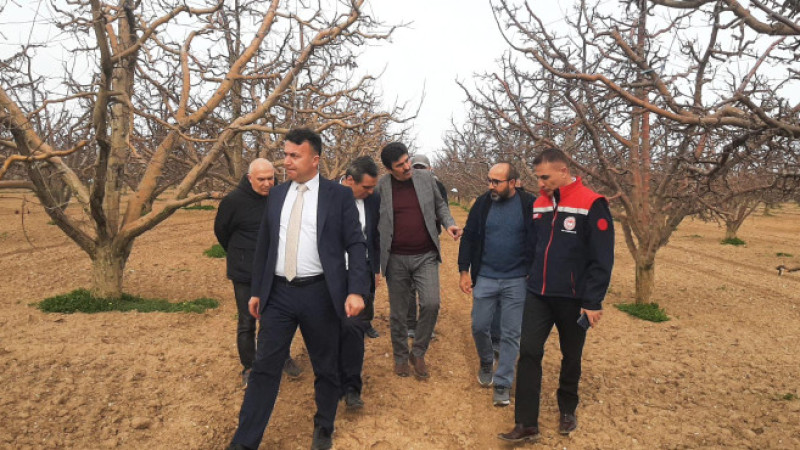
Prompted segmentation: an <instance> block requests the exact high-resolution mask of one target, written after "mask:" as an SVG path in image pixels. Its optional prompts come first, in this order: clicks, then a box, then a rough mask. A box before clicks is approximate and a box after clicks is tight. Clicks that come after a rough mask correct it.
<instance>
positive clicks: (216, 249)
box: [203, 244, 227, 258]
mask: <svg viewBox="0 0 800 450" xmlns="http://www.w3.org/2000/svg"><path fill="white" fill-rule="evenodd" d="M203 254H204V255H206V256H208V257H209V258H224V257H225V256H227V253H226V252H225V249H224V248H222V246H221V245H219V244H214V245H212V246H211V248H209V249H207V250H205V251H204V252H203Z"/></svg>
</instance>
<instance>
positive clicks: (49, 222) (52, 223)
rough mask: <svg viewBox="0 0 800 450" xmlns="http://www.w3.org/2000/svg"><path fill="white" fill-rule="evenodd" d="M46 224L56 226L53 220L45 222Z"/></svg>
mask: <svg viewBox="0 0 800 450" xmlns="http://www.w3.org/2000/svg"><path fill="white" fill-rule="evenodd" d="M47 224H48V225H55V224H56V221H55V220H50V221H48V222H47Z"/></svg>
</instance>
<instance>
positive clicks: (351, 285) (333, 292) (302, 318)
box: [230, 128, 370, 450]
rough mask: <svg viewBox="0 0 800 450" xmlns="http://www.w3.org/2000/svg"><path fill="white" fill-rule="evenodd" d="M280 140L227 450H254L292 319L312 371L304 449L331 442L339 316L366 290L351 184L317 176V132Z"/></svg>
mask: <svg viewBox="0 0 800 450" xmlns="http://www.w3.org/2000/svg"><path fill="white" fill-rule="evenodd" d="M285 140H286V141H285V144H284V152H285V158H284V168H285V169H286V173H287V175H288V177H289V179H290V180H291V182H289V183H283V184H281V185H279V186H277V187H275V188H273V189H272V192H271V193H270V197H269V203H268V205H267V208H266V210H265V211H264V218H263V220H262V222H261V229H260V230H259V233H258V242H257V244H256V254H255V257H254V262H253V281H252V295H253V297H252V298H251V299H250V302H249V306H250V313H251V314H252V315H253V316H255V317H256V318H257V319H259V320H260V321H261V328H260V331H259V334H258V351H257V352H256V359H255V362H254V364H253V370H252V372H251V373H250V381H249V383H248V386H247V390H246V391H245V395H244V401H243V402H242V409H241V411H240V413H239V427H238V428H237V430H236V433H235V434H234V436H233V440H232V443H231V445H230V448H231V449H253V450H255V449H257V448H258V446H259V444H260V443H261V439H262V437H263V435H264V430H265V429H266V427H267V424H268V423H269V418H270V415H271V414H272V409H273V407H274V406H275V399H276V397H277V396H278V388H279V386H280V381H281V370H282V369H283V363H284V361H285V360H286V358H287V357H288V355H289V347H290V345H291V342H292V337H293V336H294V333H295V330H296V329H297V327H298V326H299V327H300V331H301V332H302V335H303V340H304V341H305V344H306V348H307V349H308V355H309V357H310V359H311V366H312V367H313V369H314V392H315V395H314V399H315V401H316V405H317V412H316V414H315V415H314V434H313V438H312V445H311V448H312V449H328V448H331V447H332V445H333V439H332V433H333V422H334V419H335V418H336V408H337V404H338V401H339V396H340V394H341V386H340V383H339V371H338V370H339V334H340V330H341V323H342V321H343V320H345V319H346V318H347V317H353V316H356V315H358V314H359V313H360V312H361V310H363V309H364V301H363V296H365V295H368V294H369V292H370V275H369V269H368V267H367V261H366V253H367V252H366V245H365V241H364V235H363V233H362V231H361V225H360V223H359V221H358V210H357V209H356V204H355V199H354V198H353V193H352V191H351V190H350V189H348V188H346V187H344V186H341V185H339V184H338V183H335V182H332V181H330V180H326V179H325V178H322V177H320V175H319V172H318V167H319V159H320V155H321V153H322V139H321V138H320V136H319V135H318V134H316V133H315V132H313V131H311V130H309V129H307V128H299V129H294V130H291V131H290V132H289V133H288V134H287V135H286V138H285ZM345 255H347V256H346V257H347V260H348V262H349V270H348V268H347V267H346V265H345V264H346V263H345Z"/></svg>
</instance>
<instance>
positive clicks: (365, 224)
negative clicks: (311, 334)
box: [339, 156, 381, 410]
mask: <svg viewBox="0 0 800 450" xmlns="http://www.w3.org/2000/svg"><path fill="white" fill-rule="evenodd" d="M342 184H344V185H345V186H347V187H349V188H350V189H351V190H352V191H353V197H355V199H356V209H358V221H359V222H360V224H361V231H362V233H363V234H364V237H365V238H366V241H367V265H368V266H369V268H370V270H371V272H372V275H373V277H372V283H371V287H370V293H369V295H367V296H365V297H364V310H363V311H361V313H360V314H359V315H357V316H355V317H349V318H347V319H346V320H345V321H344V322H343V323H342V332H341V338H340V344H339V375H340V378H341V382H342V393H343V396H344V403H345V405H346V406H347V409H348V410H356V409H360V408H362V407H364V401H363V400H362V399H361V390H362V389H361V388H362V386H363V381H362V379H361V371H362V369H363V367H364V334H365V333H367V332H369V330H370V329H373V328H372V324H371V322H370V321H371V320H372V319H373V317H374V315H375V306H374V305H375V287H376V286H377V284H378V281H379V280H380V263H379V261H378V259H379V255H380V241H379V236H378V214H379V208H380V202H381V200H380V197H379V196H378V195H376V194H374V193H373V191H374V190H375V186H376V185H377V184H378V166H377V165H376V164H375V161H373V160H372V158H371V157H369V156H362V157H360V158H356V159H355V160H354V161H353V162H352V163H350V166H349V167H348V168H347V172H346V173H345V176H344V180H342Z"/></svg>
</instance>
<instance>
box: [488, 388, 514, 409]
mask: <svg viewBox="0 0 800 450" xmlns="http://www.w3.org/2000/svg"><path fill="white" fill-rule="evenodd" d="M492 403H494V406H508V405H510V404H511V388H507V387H505V386H495V387H494V395H493V396H492Z"/></svg>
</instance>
